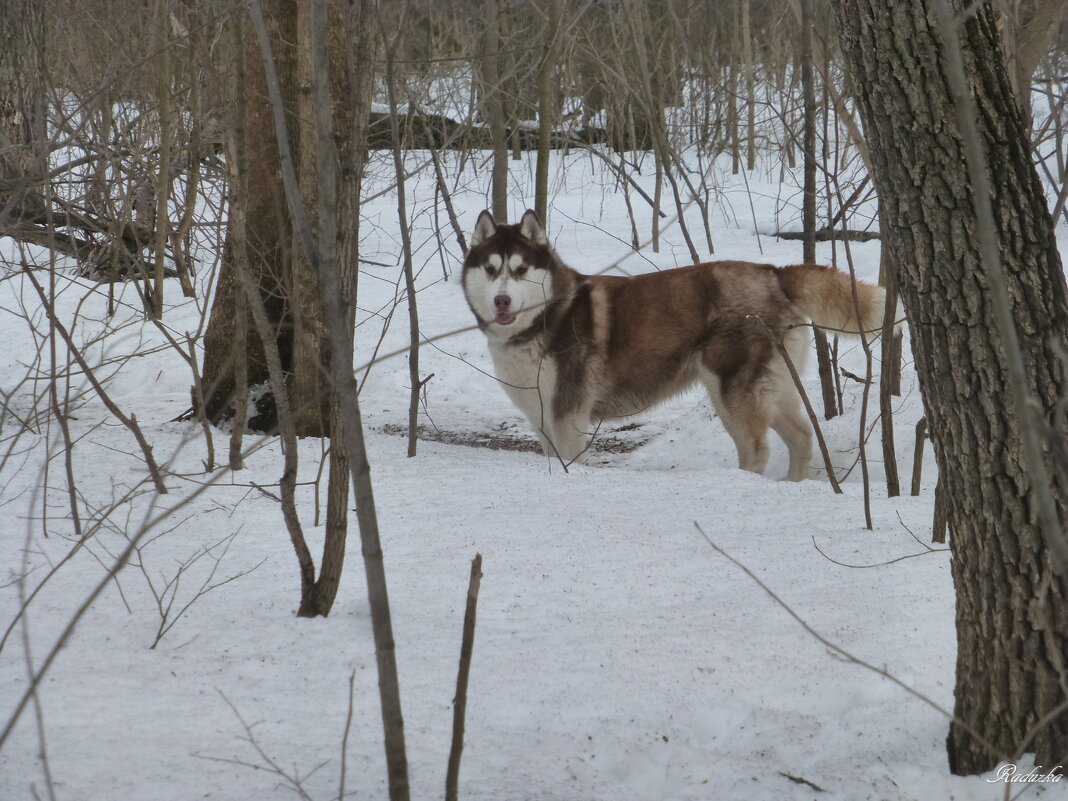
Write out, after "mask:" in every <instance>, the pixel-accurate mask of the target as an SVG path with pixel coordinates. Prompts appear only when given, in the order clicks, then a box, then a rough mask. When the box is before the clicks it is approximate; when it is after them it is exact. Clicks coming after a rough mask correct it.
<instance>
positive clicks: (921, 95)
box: [834, 0, 1068, 774]
mask: <svg viewBox="0 0 1068 801" xmlns="http://www.w3.org/2000/svg"><path fill="white" fill-rule="evenodd" d="M834 6H835V13H836V17H837V22H838V27H839V33H840V36H841V42H842V47H843V51H844V53H845V57H846V62H847V66H848V68H849V70H850V72H851V73H852V78H853V82H854V86H855V87H856V96H857V98H858V103H859V106H860V111H861V117H862V119H863V122H864V125H865V128H866V133H867V136H868V143H869V147H870V152H871V167H872V171H873V175H874V178H875V183H876V185H877V187H878V190H879V199H880V203H881V204H882V209H883V216H882V219H883V220H885V224H886V225H887V229H886V230H884V231H883V242H884V244H885V246H887V247H889V248H891V250H892V255H893V261H894V263H895V265H896V269H897V275H896V276H895V278H896V281H897V286H898V289H899V292H900V294H901V297H902V300H903V302H904V306H905V310H906V313H907V315H908V318H909V321H910V323H911V328H912V332H913V350H914V352H915V356H916V370H917V373H918V375H919V378H920V386H921V390H922V393H923V399H924V403H925V405H926V408H927V414H928V423H929V427H930V435H931V441H932V444H933V446H934V450H935V456H936V459H937V462H938V466H939V480H940V482H941V483H942V485H943V488H944V490H945V492H944V497H945V506H946V510H945V511H946V514H947V517H948V520H949V527H950V531H951V534H952V546H953V555H954V559H953V579H954V584H955V586H956V590H957V646H958V654H957V680H956V691H955V698H956V701H955V707H954V720H953V722H952V724H951V726H950V733H949V737H948V740H947V748H948V755H949V764H950V769H951V770H952V771H953V772H954V773H957V774H972V773H981V772H984V771H987V770H990V769H992V768H993V767H994V766H995V765H996V764H997V763H998V762H999V761H1001V760H1011V759H1013V758H1015V757H1016V756H1017V755H1018V754H1019V753H1021V752H1034V753H1035V754H1036V760H1037V763H1038V764H1041V765H1044V766H1047V767H1053V766H1056V765H1058V764H1061V763H1062V762H1063V761H1064V758H1065V754H1066V753H1068V713H1066V712H1065V709H1064V707H1063V706H1062V704H1063V703H1064V702H1065V700H1066V697H1065V691H1064V682H1065V659H1066V656H1068V654H1066V646H1068V616H1066V615H1065V611H1064V610H1065V609H1066V608H1068V607H1066V602H1068V597H1066V584H1065V576H1064V575H1063V574H1060V573H1058V570H1057V568H1056V562H1055V561H1054V559H1053V557H1052V555H1051V551H1050V549H1049V548H1048V547H1047V544H1046V541H1044V539H1043V535H1042V531H1041V527H1040V523H1039V516H1038V511H1037V509H1036V504H1035V502H1034V485H1033V482H1034V481H1035V480H1041V479H1036V477H1035V476H1033V475H1032V474H1030V473H1029V471H1028V470H1027V469H1026V468H1025V464H1026V462H1025V458H1024V455H1023V452H1022V449H1021V445H1020V442H1021V429H1020V423H1019V420H1018V419H1017V416H1016V415H1015V414H1014V413H1013V411H1012V409H1011V408H1009V406H1007V404H1006V401H1005V399H1006V398H1007V397H1010V396H1011V392H1010V387H1009V383H1008V375H1009V374H1008V371H1007V369H1006V358H1005V352H1006V351H1005V345H1004V343H1003V341H1002V339H1001V336H1000V335H999V333H998V326H997V325H996V322H995V320H996V317H995V313H994V308H993V302H992V300H991V292H990V286H991V280H992V279H991V274H990V272H989V271H988V269H987V267H986V265H985V264H984V261H983V258H982V256H981V253H980V247H979V242H980V235H979V226H978V223H977V217H976V212H975V208H974V205H973V198H972V184H971V182H970V180H969V174H968V171H967V162H966V159H965V152H964V149H963V145H962V137H961V128H960V125H959V123H958V121H957V117H956V115H955V112H954V102H953V96H952V94H951V92H950V89H949V86H948V84H947V77H946V76H947V62H946V42H945V41H944V39H943V36H942V35H941V33H940V29H939V28H938V25H937V22H936V16H935V14H934V10H933V3H932V2H927V1H926V0H896V1H895V2H893V3H887V2H885V0H851V2H844V3H836V4H834ZM953 6H954V10H955V11H956V12H957V13H959V11H960V3H959V2H956V3H954V4H953ZM974 10H975V16H973V17H970V18H969V19H967V20H966V21H965V22H964V24H963V25H962V27H961V28H960V38H961V45H962V51H963V58H964V66H965V73H966V75H967V78H968V83H969V85H970V90H971V93H972V95H973V97H974V101H975V104H976V107H977V108H978V114H977V115H976V118H975V122H976V125H977V126H978V130H979V134H980V138H981V142H982V149H983V150H984V151H985V156H986V162H987V165H988V172H989V178H990V183H991V185H992V193H991V201H992V203H993V210H994V216H995V219H996V221H997V225H996V229H997V230H996V235H997V240H998V250H999V251H1000V256H1001V261H1002V263H1003V265H1004V269H1005V273H1006V279H1007V281H1006V282H1007V289H1008V293H1009V296H1010V298H1011V300H1012V304H1013V308H1014V315H1015V321H1016V327H1017V329H1018V333H1019V339H1020V344H1021V350H1022V353H1023V367H1024V369H1025V372H1026V375H1027V390H1028V392H1029V393H1030V395H1031V396H1032V398H1033V401H1034V402H1035V403H1037V404H1038V405H1039V407H1040V408H1041V409H1042V411H1043V413H1044V415H1045V416H1047V417H1049V416H1050V413H1051V410H1053V409H1054V407H1055V404H1056V403H1057V400H1058V399H1059V398H1060V397H1062V395H1063V393H1064V392H1065V389H1066V383H1065V375H1064V367H1063V365H1062V364H1061V362H1060V360H1059V359H1058V358H1057V357H1056V352H1055V350H1054V348H1055V346H1056V343H1058V342H1064V341H1065V339H1066V337H1068V293H1066V289H1065V282H1064V276H1063V272H1062V269H1061V263H1060V257H1059V255H1058V252H1057V247H1056V242H1055V241H1054V238H1053V225H1052V221H1051V218H1050V215H1049V212H1048V210H1047V207H1046V201H1045V197H1044V195H1043V192H1042V187H1041V185H1040V184H1039V181H1038V178H1037V175H1036V173H1035V170H1034V168H1033V166H1032V163H1031V157H1030V149H1029V146H1028V135H1027V130H1026V128H1025V127H1024V125H1023V121H1022V118H1021V115H1020V110H1019V107H1018V106H1017V104H1016V102H1015V96H1014V94H1013V90H1012V86H1011V83H1010V81H1009V77H1008V75H1007V73H1006V69H1005V66H1004V63H1003V61H1002V59H1001V55H1000V50H999V43H998V34H997V29H996V20H995V18H994V15H993V13H992V12H991V10H990V8H989V7H988V6H985V5H979V6H978V8H975V9H974ZM1064 434H1065V432H1058V435H1059V436H1064ZM1049 467H1050V466H1049V465H1047V468H1049ZM1052 491H1053V492H1054V497H1055V501H1056V503H1057V506H1058V511H1059V513H1060V515H1061V520H1063V519H1064V517H1063V516H1064V512H1065V508H1066V504H1065V501H1066V499H1065V498H1064V497H1063V496H1058V495H1057V494H1056V488H1055V487H1053V488H1052ZM1059 534H1060V535H1061V536H1063V527H1062V530H1061V531H1060V532H1059Z"/></svg>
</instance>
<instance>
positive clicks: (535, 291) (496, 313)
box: [463, 210, 553, 336]
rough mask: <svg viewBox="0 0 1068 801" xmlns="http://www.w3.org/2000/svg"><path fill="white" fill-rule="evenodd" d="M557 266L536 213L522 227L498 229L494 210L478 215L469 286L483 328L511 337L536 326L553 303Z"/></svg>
mask: <svg viewBox="0 0 1068 801" xmlns="http://www.w3.org/2000/svg"><path fill="white" fill-rule="evenodd" d="M552 267H553V250H552V247H551V246H550V245H549V238H548V237H547V236H546V235H545V229H544V228H542V225H541V220H539V219H538V215H537V214H536V213H535V212H533V211H530V210H528V211H527V212H526V213H525V214H524V215H523V219H522V220H521V221H520V222H519V224H518V225H497V222H496V220H494V219H493V215H492V214H490V213H489V212H488V211H484V212H482V213H481V214H480V215H478V222H476V223H475V231H474V233H473V234H472V235H471V249H470V250H469V251H468V254H467V259H466V260H465V261H464V272H463V284H464V294H465V295H466V296H467V302H468V303H469V304H470V306H471V310H472V311H473V312H474V313H475V316H476V317H477V318H478V321H479V325H480V327H481V328H482V329H483V330H484V331H486V333H487V334H490V333H493V334H499V335H503V336H510V335H511V333H512V332H513V331H517V330H522V329H524V328H526V327H527V326H528V325H530V323H531V322H532V321H533V320H534V318H535V317H536V316H537V315H538V314H539V312H541V311H542V310H543V309H544V308H545V304H546V303H548V302H549V300H550V299H551V298H552V286H553V276H552ZM517 321H518V324H517ZM513 326H514V328H513Z"/></svg>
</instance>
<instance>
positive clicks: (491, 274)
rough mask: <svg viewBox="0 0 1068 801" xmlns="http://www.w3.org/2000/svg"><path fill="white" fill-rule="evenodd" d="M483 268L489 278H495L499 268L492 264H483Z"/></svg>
mask: <svg viewBox="0 0 1068 801" xmlns="http://www.w3.org/2000/svg"><path fill="white" fill-rule="evenodd" d="M485 270H486V275H488V276H489V277H490V278H496V277H497V273H498V272H500V270H498V269H497V268H496V267H494V266H493V265H492V264H487V265H485Z"/></svg>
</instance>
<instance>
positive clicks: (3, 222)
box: [0, 0, 47, 234]
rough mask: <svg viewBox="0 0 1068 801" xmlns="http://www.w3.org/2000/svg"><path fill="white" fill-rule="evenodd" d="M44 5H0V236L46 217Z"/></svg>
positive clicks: (38, 0)
mask: <svg viewBox="0 0 1068 801" xmlns="http://www.w3.org/2000/svg"><path fill="white" fill-rule="evenodd" d="M44 19H45V3H44V2H43V1H42V0H5V2H4V3H2V4H0V234H2V233H4V232H5V231H6V230H10V229H11V228H13V227H15V226H17V225H18V224H19V223H20V222H21V221H23V220H28V221H30V222H35V221H36V222H40V221H43V220H44V219H45V217H46V211H45V202H44V197H43V195H42V186H43V185H44V182H45V180H46V178H45V163H44V160H43V159H42V158H41V154H42V152H43V148H44V143H45V141H46V138H47V131H46V129H45V111H46V109H45V86H44V83H43V78H44V70H43V69H42V64H43V62H44V31H45V28H44Z"/></svg>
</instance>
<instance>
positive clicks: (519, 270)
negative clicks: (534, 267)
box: [515, 264, 528, 278]
mask: <svg viewBox="0 0 1068 801" xmlns="http://www.w3.org/2000/svg"><path fill="white" fill-rule="evenodd" d="M527 269H528V268H527V266H526V265H525V264H524V265H523V266H522V267H517V268H516V271H515V274H516V277H517V278H522V277H523V276H524V275H526V274H527Z"/></svg>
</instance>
